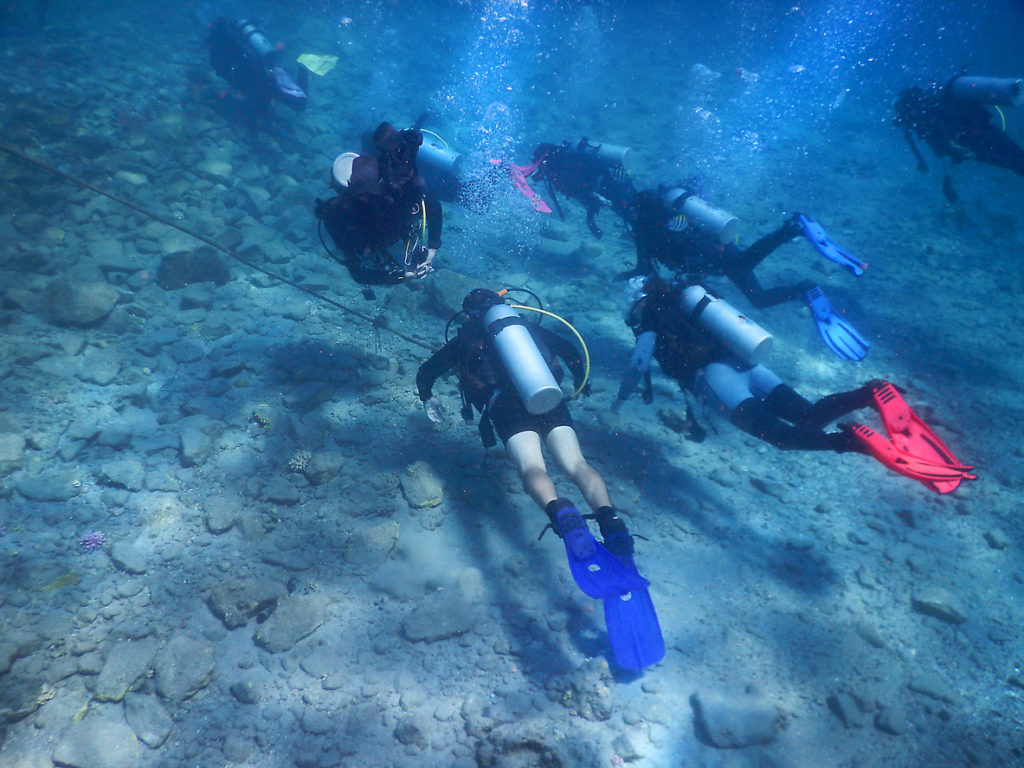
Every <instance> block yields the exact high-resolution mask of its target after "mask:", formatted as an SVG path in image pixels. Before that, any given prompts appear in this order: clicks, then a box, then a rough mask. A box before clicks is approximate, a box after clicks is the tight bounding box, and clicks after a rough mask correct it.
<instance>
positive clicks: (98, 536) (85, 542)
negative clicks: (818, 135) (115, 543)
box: [78, 531, 107, 552]
mask: <svg viewBox="0 0 1024 768" xmlns="http://www.w3.org/2000/svg"><path fill="white" fill-rule="evenodd" d="M106 540H107V537H106V536H104V535H103V534H102V533H100V532H99V531H89V532H88V533H87V534H85V536H83V537H82V538H80V539H79V540H78V546H79V547H80V548H81V550H82V551H83V552H95V551H96V550H97V549H99V548H100V547H102V546H103V542H105V541H106Z"/></svg>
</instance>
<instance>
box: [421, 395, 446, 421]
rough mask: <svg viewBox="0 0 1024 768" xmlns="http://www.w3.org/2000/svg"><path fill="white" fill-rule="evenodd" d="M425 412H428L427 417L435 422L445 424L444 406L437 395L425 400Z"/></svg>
mask: <svg viewBox="0 0 1024 768" xmlns="http://www.w3.org/2000/svg"><path fill="white" fill-rule="evenodd" d="M423 412H424V413H426V414H427V418H428V419H430V420H431V421H432V422H434V423H435V424H443V423H444V419H445V411H444V406H443V405H441V401H440V400H438V399H437V398H436V397H432V398H430V399H429V400H424V401H423Z"/></svg>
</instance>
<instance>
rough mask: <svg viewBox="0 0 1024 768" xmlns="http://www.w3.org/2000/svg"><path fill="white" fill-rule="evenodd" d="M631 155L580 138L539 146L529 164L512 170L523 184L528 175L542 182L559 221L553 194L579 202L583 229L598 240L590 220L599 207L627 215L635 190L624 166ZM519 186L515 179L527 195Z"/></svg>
mask: <svg viewBox="0 0 1024 768" xmlns="http://www.w3.org/2000/svg"><path fill="white" fill-rule="evenodd" d="M632 152H633V150H631V149H630V148H629V147H620V146H615V145H612V144H591V143H590V142H589V141H588V140H587V139H586V137H584V138H582V139H580V140H579V141H578V142H576V143H575V144H574V143H572V142H569V141H564V142H562V144H561V145H559V146H556V145H554V144H541V145H540V146H538V147H537V149H535V150H534V152H533V164H532V165H530V166H522V167H520V166H515V168H517V169H518V170H520V171H521V172H522V175H523V178H524V181H523V184H525V178H526V177H528V176H530V175H531V174H533V175H534V179H535V180H537V181H543V182H544V184H545V186H546V187H547V190H548V196H549V197H550V198H551V202H552V203H553V204H554V206H555V209H556V210H557V211H558V215H559V217H560V218H561V219H562V220H563V221H564V220H565V214H564V213H563V211H562V207H561V206H560V205H559V203H558V195H557V194H556V193H557V192H561V193H562V194H563V195H565V196H566V197H568V198H571V199H574V200H579V201H580V202H581V203H583V207H584V208H585V209H586V211H587V226H588V227H589V228H590V231H591V232H593V233H594V237H597V238H600V237H601V235H602V234H603V233H602V232H601V228H600V227H598V226H597V222H596V221H595V220H594V217H595V216H597V212H598V211H600V210H601V207H602V206H605V205H606V206H608V207H609V208H611V209H612V210H613V211H615V213H617V214H618V215H619V216H621V217H622V218H623V219H626V220H628V218H629V216H630V211H631V207H632V203H633V197H634V195H635V194H636V188H635V187H634V186H633V182H632V181H631V180H630V178H629V171H628V170H627V168H626V163H627V161H628V160H629V157H630V155H631V154H632ZM523 184H519V182H518V180H517V186H519V187H520V190H522V191H523V193H524V194H527V192H526V190H523ZM527 196H528V197H529V195H528V194H527ZM534 207H535V208H536V207H537V205H536V204H535V205H534ZM538 210H541V209H540V208H538Z"/></svg>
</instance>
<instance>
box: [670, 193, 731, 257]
mask: <svg viewBox="0 0 1024 768" xmlns="http://www.w3.org/2000/svg"><path fill="white" fill-rule="evenodd" d="M661 201H662V203H663V204H664V205H665V207H666V208H667V209H668V210H669V212H670V213H673V214H682V215H684V216H686V217H687V219H692V220H693V221H695V222H697V224H699V225H700V226H702V227H704V228H705V229H709V230H711V231H712V232H713V233H715V234H716V235H717V236H718V240H719V242H722V243H731V242H733V241H734V240H735V239H736V230H737V229H739V226H740V220H739V219H737V218H736V217H735V216H733V215H732V214H731V213H729V212H728V211H723V210H722V209H721V208H716V207H715V206H713V205H711V203H709V202H708V201H707V200H704V199H703V198H700V197H697V196H696V195H693V194H690V193H689V192H688V191H687V190H685V189H683V188H682V187H672V188H671V189H669V190H667V191H666V192H665V193H664V194H663V195H662V197H661ZM683 228H685V226H684V227H680V229H683Z"/></svg>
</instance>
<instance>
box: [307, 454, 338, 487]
mask: <svg viewBox="0 0 1024 768" xmlns="http://www.w3.org/2000/svg"><path fill="white" fill-rule="evenodd" d="M344 464H345V455H344V454H342V453H339V452H338V451H324V452H323V453H315V454H313V455H312V456H311V457H310V459H309V461H308V462H307V463H306V465H305V466H304V467H303V468H302V469H301V470H300V471H301V472H302V474H304V475H305V476H306V479H307V480H309V483H310V485H322V484H324V483H328V482H330V481H331V480H333V479H334V478H335V477H337V476H338V472H339V471H341V468H342V466H344Z"/></svg>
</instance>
